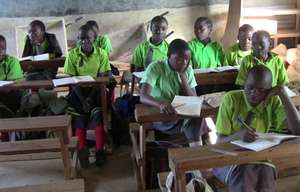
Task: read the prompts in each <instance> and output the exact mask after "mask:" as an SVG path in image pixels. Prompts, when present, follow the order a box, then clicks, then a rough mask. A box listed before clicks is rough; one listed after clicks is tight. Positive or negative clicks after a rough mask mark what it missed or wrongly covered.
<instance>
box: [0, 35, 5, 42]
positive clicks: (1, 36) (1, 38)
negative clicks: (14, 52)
mask: <svg viewBox="0 0 300 192" xmlns="http://www.w3.org/2000/svg"><path fill="white" fill-rule="evenodd" d="M0 41H4V42H6V39H5V37H4V36H3V35H1V34H0Z"/></svg>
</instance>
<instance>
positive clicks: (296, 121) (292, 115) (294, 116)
mask: <svg viewBox="0 0 300 192" xmlns="http://www.w3.org/2000/svg"><path fill="white" fill-rule="evenodd" d="M276 95H278V96H279V97H280V99H281V102H282V105H283V107H284V110H285V114H286V124H287V128H288V130H289V131H290V132H291V133H292V134H295V135H300V115H299V112H298V110H297V109H296V107H295V105H294V104H293V103H292V100H291V99H290V97H289V96H288V95H287V93H286V91H285V89H284V86H282V85H279V86H276V87H274V88H272V89H271V91H270V92H269V94H268V96H267V98H266V100H268V99H269V98H270V97H272V96H276Z"/></svg>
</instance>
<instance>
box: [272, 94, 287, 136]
mask: <svg viewBox="0 0 300 192" xmlns="http://www.w3.org/2000/svg"><path fill="white" fill-rule="evenodd" d="M271 119H272V125H271V130H270V131H271V132H277V133H286V132H287V127H286V124H285V119H286V113H285V110H284V107H283V105H282V102H281V100H280V98H279V97H278V96H276V97H273V98H272V118H271Z"/></svg>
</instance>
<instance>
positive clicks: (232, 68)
mask: <svg viewBox="0 0 300 192" xmlns="http://www.w3.org/2000/svg"><path fill="white" fill-rule="evenodd" d="M239 69H240V66H230V65H227V66H222V67H216V68H207V69H194V73H195V74H197V73H218V72H224V71H238V70H239Z"/></svg>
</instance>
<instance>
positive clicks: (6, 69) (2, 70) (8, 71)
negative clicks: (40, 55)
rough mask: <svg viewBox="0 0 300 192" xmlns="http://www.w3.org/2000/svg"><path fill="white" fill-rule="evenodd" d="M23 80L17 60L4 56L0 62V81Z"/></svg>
mask: <svg viewBox="0 0 300 192" xmlns="http://www.w3.org/2000/svg"><path fill="white" fill-rule="evenodd" d="M22 78H23V71H22V68H21V65H20V63H19V60H18V59H17V58H15V57H12V56H9V55H6V56H5V57H4V59H3V60H2V61H1V62H0V80H2V81H14V80H19V79H22Z"/></svg>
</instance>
